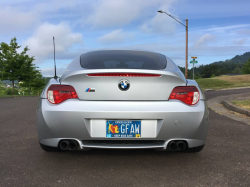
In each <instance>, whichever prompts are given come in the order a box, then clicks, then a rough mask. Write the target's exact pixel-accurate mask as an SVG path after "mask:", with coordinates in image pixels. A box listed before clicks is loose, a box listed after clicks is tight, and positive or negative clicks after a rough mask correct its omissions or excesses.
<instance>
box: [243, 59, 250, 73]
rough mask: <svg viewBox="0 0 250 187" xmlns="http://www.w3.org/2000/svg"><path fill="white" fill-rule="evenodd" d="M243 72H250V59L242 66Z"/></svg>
mask: <svg viewBox="0 0 250 187" xmlns="http://www.w3.org/2000/svg"><path fill="white" fill-rule="evenodd" d="M242 73H243V74H250V59H249V60H248V61H247V62H246V64H245V65H244V66H243V67H242Z"/></svg>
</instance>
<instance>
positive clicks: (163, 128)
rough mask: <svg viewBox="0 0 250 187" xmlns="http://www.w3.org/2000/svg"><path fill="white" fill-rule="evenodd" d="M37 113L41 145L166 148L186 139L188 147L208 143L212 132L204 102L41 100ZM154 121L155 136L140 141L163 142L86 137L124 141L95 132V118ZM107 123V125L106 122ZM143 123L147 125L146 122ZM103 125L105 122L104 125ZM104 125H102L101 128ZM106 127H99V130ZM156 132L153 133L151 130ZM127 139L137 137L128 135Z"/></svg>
mask: <svg viewBox="0 0 250 187" xmlns="http://www.w3.org/2000/svg"><path fill="white" fill-rule="evenodd" d="M40 102H41V103H40V107H39V109H38V112H37V130H38V137H39V141H40V143H41V144H44V145H47V146H52V147H57V146H58V143H59V141H60V140H62V139H74V140H77V141H78V143H79V145H80V148H81V149H84V148H114V149H118V148H121V149H131V148H135V149H140V148H163V149H166V147H167V144H168V142H170V141H171V140H185V141H186V142H187V143H188V146H189V147H190V148H191V147H197V146H201V145H204V144H205V141H206V137H207V132H208V110H207V107H206V103H205V102H204V101H202V100H201V101H199V103H197V104H196V105H195V106H188V105H186V104H184V103H182V102H180V101H147V102H144V101H138V102H137V101H79V100H73V99H72V100H67V101H65V102H63V103H61V104H59V105H53V104H51V103H49V102H48V101H47V100H46V99H41V101H40ZM107 119H110V120H111V119H117V120H119V119H120V120H132V119H136V120H144V121H147V120H154V121H157V124H156V132H155V135H154V136H152V137H150V136H144V137H143V136H142V138H139V139H138V140H161V141H162V143H161V144H150V145H146V144H145V145H143V144H140V145H138V144H134V145H129V146H128V145H103V144H91V143H86V142H85V140H107V139H108V140H122V139H121V138H114V139H110V138H106V137H104V136H103V135H102V134H103V132H100V135H99V134H98V133H97V135H96V133H94V134H93V132H92V131H93V129H91V128H90V126H91V120H100V121H105V120H107ZM103 125H105V124H103ZM142 125H143V124H142ZM101 126H102V124H101ZM101 126H100V127H101ZM98 129H102V128H95V129H94V130H95V131H98ZM151 134H152V133H151ZM126 140H135V141H136V140H137V139H131V138H128V139H126Z"/></svg>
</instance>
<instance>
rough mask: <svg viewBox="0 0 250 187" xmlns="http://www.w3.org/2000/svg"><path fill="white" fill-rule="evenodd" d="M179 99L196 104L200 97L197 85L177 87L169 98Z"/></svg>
mask: <svg viewBox="0 0 250 187" xmlns="http://www.w3.org/2000/svg"><path fill="white" fill-rule="evenodd" d="M171 99H177V100H180V101H182V102H184V103H186V104H188V105H195V104H196V103H198V101H199V99H200V94H199V91H198V89H197V88H196V87H195V86H181V87H176V88H174V89H173V91H172V92H171V94H170V97H169V100H171Z"/></svg>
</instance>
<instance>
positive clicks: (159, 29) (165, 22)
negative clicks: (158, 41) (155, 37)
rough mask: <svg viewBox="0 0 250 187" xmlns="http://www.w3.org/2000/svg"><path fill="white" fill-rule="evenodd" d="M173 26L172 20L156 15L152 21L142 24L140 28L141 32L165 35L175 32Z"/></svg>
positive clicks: (165, 16)
mask: <svg viewBox="0 0 250 187" xmlns="http://www.w3.org/2000/svg"><path fill="white" fill-rule="evenodd" d="M175 25H176V24H175V22H174V21H173V20H172V18H169V17H168V16H167V15H162V14H159V13H158V14H156V15H155V16H154V17H153V18H152V19H150V20H148V21H146V22H144V23H143V25H142V26H141V30H142V31H143V32H146V33H158V34H163V35H166V34H169V33H173V32H174V31H175Z"/></svg>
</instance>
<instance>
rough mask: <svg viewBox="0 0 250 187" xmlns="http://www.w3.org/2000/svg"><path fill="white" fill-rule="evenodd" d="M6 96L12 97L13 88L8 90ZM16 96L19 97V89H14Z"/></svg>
mask: <svg viewBox="0 0 250 187" xmlns="http://www.w3.org/2000/svg"><path fill="white" fill-rule="evenodd" d="M5 94H6V95H12V88H8V89H6V91H5ZM14 95H18V90H17V89H14Z"/></svg>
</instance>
